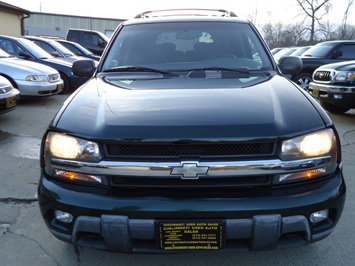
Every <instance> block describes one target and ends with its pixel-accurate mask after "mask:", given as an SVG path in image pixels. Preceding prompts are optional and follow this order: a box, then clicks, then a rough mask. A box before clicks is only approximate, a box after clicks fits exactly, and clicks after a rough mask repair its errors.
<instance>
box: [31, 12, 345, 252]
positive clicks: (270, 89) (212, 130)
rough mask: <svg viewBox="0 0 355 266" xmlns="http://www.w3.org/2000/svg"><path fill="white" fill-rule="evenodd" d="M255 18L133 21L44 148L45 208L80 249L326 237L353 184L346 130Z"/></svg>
mask: <svg viewBox="0 0 355 266" xmlns="http://www.w3.org/2000/svg"><path fill="white" fill-rule="evenodd" d="M301 68H302V62H301V60H300V59H299V58H298V57H285V58H282V59H281V60H280V61H279V65H276V63H275V61H274V60H273V57H272V55H271V53H270V51H269V49H268V48H267V45H266V44H265V43H264V41H263V39H262V38H261V36H260V34H259V33H258V32H257V30H256V28H255V27H254V26H253V25H252V24H251V23H250V22H248V21H246V20H242V19H239V18H237V17H236V16H234V15H233V13H230V12H227V11H224V10H166V11H157V12H147V13H144V14H141V15H139V16H138V17H137V18H135V19H131V20H128V21H125V22H123V23H122V24H121V25H120V26H119V27H118V28H117V29H116V31H115V33H114V34H113V36H112V38H111V40H110V42H109V43H108V46H107V48H106V49H105V52H104V53H103V55H102V57H101V61H100V63H99V65H98V67H97V69H95V67H94V63H93V61H91V60H81V61H77V62H75V63H74V67H73V71H74V72H75V73H76V74H77V75H81V76H90V77H91V78H90V80H89V81H88V82H87V83H86V84H85V85H84V86H82V87H81V88H80V89H78V90H77V91H76V92H75V93H74V94H73V95H72V96H71V97H70V98H69V99H68V100H67V101H66V102H65V104H64V105H63V107H62V108H61V109H60V110H59V112H58V113H57V115H56V116H55V117H54V119H53V121H52V122H51V124H50V125H49V127H48V129H47V130H46V132H45V134H44V137H43V141H42V147H41V170H42V171H41V177H40V182H39V186H38V198H39V206H40V209H41V213H42V215H43V218H44V220H45V222H46V224H47V226H48V228H49V230H50V231H51V232H52V233H53V234H54V235H55V236H56V237H57V238H59V239H61V240H63V241H66V242H69V243H72V244H74V245H79V246H84V247H90V248H97V249H104V250H110V251H118V252H127V253H138V252H141V253H169V252H201V251H210V252H226V251H230V252H235V251H249V250H250V251H256V250H273V249H278V248H286V247H294V246H302V245H306V244H309V243H313V242H315V241H318V240H321V239H323V238H325V237H326V236H328V235H329V234H330V233H331V232H332V231H333V230H334V228H335V226H336V224H337V222H338V221H339V219H340V216H341V213H342V210H343V206H344V201H345V194H346V187H345V183H344V179H343V174H342V159H341V150H340V142H339V138H338V134H337V131H336V129H335V127H334V125H333V123H332V121H331V120H330V118H329V116H328V115H327V113H326V112H325V111H324V110H323V109H322V108H321V107H320V106H319V104H318V103H317V102H316V101H315V100H314V99H313V98H312V97H311V96H310V95H309V94H308V93H307V92H305V91H304V90H303V89H301V88H300V87H298V86H297V85H296V84H295V83H293V82H291V81H290V80H288V79H287V78H285V76H284V75H283V74H282V73H281V70H282V71H283V73H285V74H292V73H295V72H297V71H300V69H301Z"/></svg>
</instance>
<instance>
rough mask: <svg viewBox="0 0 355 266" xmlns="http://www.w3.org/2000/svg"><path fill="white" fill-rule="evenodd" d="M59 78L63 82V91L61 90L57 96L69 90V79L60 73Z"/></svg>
mask: <svg viewBox="0 0 355 266" xmlns="http://www.w3.org/2000/svg"><path fill="white" fill-rule="evenodd" d="M60 77H61V78H62V80H63V89H62V91H61V92H60V93H59V94H66V93H67V92H68V91H69V89H70V81H69V78H68V77H67V76H66V75H65V74H63V73H60Z"/></svg>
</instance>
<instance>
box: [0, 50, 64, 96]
mask: <svg viewBox="0 0 355 266" xmlns="http://www.w3.org/2000/svg"><path fill="white" fill-rule="evenodd" d="M0 75H3V76H4V77H6V78H7V79H8V80H9V81H10V82H11V83H12V85H13V86H14V87H15V88H17V89H18V90H19V91H20V93H21V96H48V95H54V94H57V93H59V92H61V91H62V89H63V80H62V79H61V78H60V74H59V72H58V71H57V70H55V69H54V68H52V67H49V66H46V65H43V64H40V63H36V62H31V61H26V60H23V59H20V58H17V57H15V56H13V55H9V54H8V53H6V52H4V51H3V50H2V49H0Z"/></svg>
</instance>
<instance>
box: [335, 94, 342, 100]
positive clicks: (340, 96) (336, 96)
mask: <svg viewBox="0 0 355 266" xmlns="http://www.w3.org/2000/svg"><path fill="white" fill-rule="evenodd" d="M333 97H334V99H343V95H341V94H334V96H333Z"/></svg>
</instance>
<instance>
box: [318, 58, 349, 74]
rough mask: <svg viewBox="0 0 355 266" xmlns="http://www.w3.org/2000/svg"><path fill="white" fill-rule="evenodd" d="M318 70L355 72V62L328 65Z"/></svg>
mask: <svg viewBox="0 0 355 266" xmlns="http://www.w3.org/2000/svg"><path fill="white" fill-rule="evenodd" d="M318 69H334V70H339V71H354V70H355V60H353V61H345V62H339V63H333V64H327V65H323V66H321V67H319V68H318Z"/></svg>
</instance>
